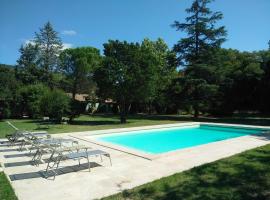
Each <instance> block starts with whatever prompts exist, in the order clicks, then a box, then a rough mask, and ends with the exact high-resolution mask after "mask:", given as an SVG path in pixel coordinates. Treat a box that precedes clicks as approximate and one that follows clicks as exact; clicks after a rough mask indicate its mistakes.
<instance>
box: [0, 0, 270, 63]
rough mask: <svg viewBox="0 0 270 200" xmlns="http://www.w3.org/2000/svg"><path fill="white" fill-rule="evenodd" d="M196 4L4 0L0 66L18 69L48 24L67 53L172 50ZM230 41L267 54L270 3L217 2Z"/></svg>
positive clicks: (177, 0) (176, 0)
mask: <svg viewBox="0 0 270 200" xmlns="http://www.w3.org/2000/svg"><path fill="white" fill-rule="evenodd" d="M191 2H192V0H0V63H4V64H15V63H16V60H17V59H18V56H19V53H18V49H19V47H20V45H21V44H23V43H25V42H26V41H27V40H30V39H32V38H33V37H34V32H37V31H38V30H39V27H41V26H43V24H44V23H45V22H47V21H48V20H49V21H50V22H51V23H52V24H53V26H54V28H55V30H56V31H58V32H59V35H60V36H61V38H62V41H63V42H64V43H65V46H66V47H78V46H94V47H97V48H99V49H101V51H102V47H103V43H105V42H106V41H108V39H119V40H127V41H132V42H134V41H141V40H142V39H143V38H145V37H148V38H150V39H153V40H155V39H157V38H158V37H161V38H163V39H164V40H165V41H166V42H167V43H168V45H169V46H170V47H172V46H173V44H175V43H176V42H177V41H178V40H179V39H180V38H181V36H182V34H181V33H180V32H176V31H175V30H174V29H172V28H171V27H170V25H171V24H172V23H173V21H174V20H179V21H182V22H183V21H184V18H185V16H186V13H185V11H184V10H185V8H187V7H189V6H190V5H191ZM210 7H211V8H212V9H213V10H214V11H221V12H223V14H224V19H223V20H222V21H221V24H223V25H225V26H226V29H227V31H228V38H227V39H228V40H227V41H226V42H225V43H224V45H223V47H225V48H235V49H239V50H241V51H253V50H262V49H267V47H268V44H267V43H268V41H269V40H270V0H216V1H215V2H214V3H212V4H211V5H210Z"/></svg>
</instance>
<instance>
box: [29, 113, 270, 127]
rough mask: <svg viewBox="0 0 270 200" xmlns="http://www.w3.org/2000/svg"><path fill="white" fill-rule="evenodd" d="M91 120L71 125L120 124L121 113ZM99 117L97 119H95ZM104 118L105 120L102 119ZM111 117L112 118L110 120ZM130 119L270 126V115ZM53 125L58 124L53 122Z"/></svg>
mask: <svg viewBox="0 0 270 200" xmlns="http://www.w3.org/2000/svg"><path fill="white" fill-rule="evenodd" d="M88 116H89V119H91V120H89V121H88V120H85V119H83V120H80V119H78V118H77V119H75V120H74V121H73V122H72V123H71V125H90V126H98V125H115V124H120V119H119V115H113V114H95V115H88ZM95 118H97V119H95ZM102 118H104V120H102ZM110 119H111V120H110ZM130 120H153V121H155V120H156V121H162V120H166V121H173V122H175V121H179V122H181V121H182V122H190V121H193V122H216V123H231V124H246V125H259V126H270V117H265V116H259V117H257V116H256V115H255V116H254V115H238V116H233V117H205V116H201V117H199V118H197V119H195V118H193V117H192V116H191V115H147V114H134V115H128V116H127V123H132V121H130ZM42 122H43V121H42V120H28V121H26V123H36V124H37V125H38V124H42ZM51 125H56V124H55V123H53V122H52V123H51Z"/></svg>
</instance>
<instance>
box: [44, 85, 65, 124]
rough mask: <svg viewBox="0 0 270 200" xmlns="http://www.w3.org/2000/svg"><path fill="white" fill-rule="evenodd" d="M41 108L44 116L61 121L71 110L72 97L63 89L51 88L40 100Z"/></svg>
mask: <svg viewBox="0 0 270 200" xmlns="http://www.w3.org/2000/svg"><path fill="white" fill-rule="evenodd" d="M40 109H41V112H42V114H43V115H44V116H48V117H50V119H52V120H55V121H56V122H61V121H62V117H64V116H67V115H68V113H69V112H70V98H69V97H68V96H67V94H66V93H65V92H63V91H62V90H58V89H54V90H49V91H48V92H47V93H45V94H44V96H43V97H42V98H41V100H40Z"/></svg>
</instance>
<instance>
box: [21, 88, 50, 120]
mask: <svg viewBox="0 0 270 200" xmlns="http://www.w3.org/2000/svg"><path fill="white" fill-rule="evenodd" d="M48 90H49V89H48V87H46V86H44V85H42V84H36V85H28V86H24V87H22V88H21V89H20V91H19V97H18V98H19V102H20V105H21V107H22V108H21V110H22V112H24V113H26V114H28V115H29V117H31V118H37V117H39V116H40V114H41V112H40V100H41V98H42V97H43V96H44V95H45V94H46V93H47V92H48Z"/></svg>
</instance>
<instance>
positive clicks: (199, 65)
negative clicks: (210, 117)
mask: <svg viewBox="0 0 270 200" xmlns="http://www.w3.org/2000/svg"><path fill="white" fill-rule="evenodd" d="M210 2H212V0H194V1H193V3H192V5H191V7H190V8H188V9H186V12H187V13H188V14H189V16H188V17H187V18H186V22H185V23H180V22H178V21H175V22H174V24H173V25H172V26H173V27H175V28H176V29H177V30H181V31H184V32H186V33H187V37H186V38H182V39H181V40H180V41H179V42H178V43H177V44H176V45H175V46H174V50H175V51H176V52H177V53H178V55H179V57H178V59H179V62H180V64H185V65H187V67H186V68H185V70H184V73H185V77H184V87H183V91H184V92H182V93H181V94H182V97H181V98H182V99H183V101H184V102H186V103H188V104H190V105H191V106H192V107H193V109H194V117H198V115H199V111H204V110H208V108H209V107H210V106H211V102H212V101H213V99H214V97H215V96H216V95H217V91H218V85H217V83H216V76H215V67H214V66H213V65H212V63H211V59H212V57H213V54H214V53H215V51H217V50H218V49H219V48H220V45H221V44H222V43H223V42H224V41H225V38H224V37H225V36H226V31H225V28H224V27H223V26H221V27H217V28H216V27H215V24H216V23H217V22H218V21H219V20H221V19H222V17H223V15H222V13H221V12H212V11H211V10H210V9H209V8H208V7H207V5H208V4H209V3H210ZM185 91H186V92H187V93H185ZM205 98H207V100H206V99H205ZM202 109H203V110H202Z"/></svg>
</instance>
